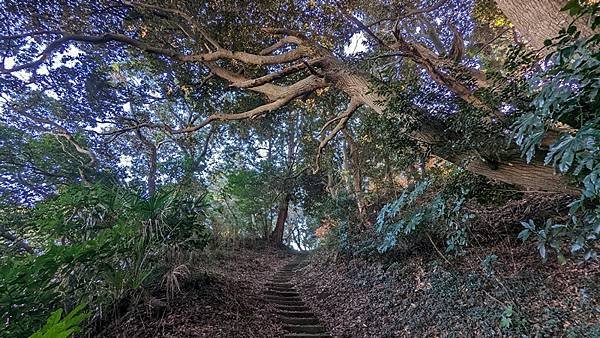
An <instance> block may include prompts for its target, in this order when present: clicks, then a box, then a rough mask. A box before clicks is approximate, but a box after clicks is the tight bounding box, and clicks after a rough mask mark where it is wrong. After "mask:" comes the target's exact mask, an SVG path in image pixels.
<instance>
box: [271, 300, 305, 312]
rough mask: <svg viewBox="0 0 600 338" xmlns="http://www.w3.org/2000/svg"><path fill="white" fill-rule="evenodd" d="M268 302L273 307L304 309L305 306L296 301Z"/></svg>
mask: <svg viewBox="0 0 600 338" xmlns="http://www.w3.org/2000/svg"><path fill="white" fill-rule="evenodd" d="M269 302H270V303H272V304H274V305H283V306H295V307H298V308H306V304H304V303H303V302H297V301H287V300H270V301H269ZM279 310H282V309H279ZM288 311H289V310H288Z"/></svg>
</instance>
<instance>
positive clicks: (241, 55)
mask: <svg viewBox="0 0 600 338" xmlns="http://www.w3.org/2000/svg"><path fill="white" fill-rule="evenodd" d="M69 42H87V43H91V44H102V43H108V42H120V43H124V44H126V45H130V46H133V47H136V48H139V49H141V50H143V51H145V52H148V53H151V54H159V55H165V56H168V57H171V58H173V59H175V60H178V61H182V62H212V61H218V60H222V59H229V60H236V61H241V62H244V63H248V64H253V65H272V64H281V63H288V62H292V61H296V60H298V59H300V58H302V57H304V56H306V55H307V54H308V51H309V50H308V49H307V48H305V47H302V46H301V47H298V48H295V49H293V50H291V51H289V52H287V53H283V54H279V55H257V54H251V53H246V52H232V51H229V50H226V49H218V50H216V51H214V52H209V53H201V54H189V55H186V54H181V53H179V52H177V51H175V50H172V49H167V48H162V47H157V46H153V45H150V44H148V43H145V42H142V41H139V40H136V39H133V38H131V37H129V36H127V35H124V34H115V33H107V34H103V35H97V36H94V35H81V34H64V35H63V37H62V38H60V39H57V40H55V41H53V42H51V43H50V44H49V45H48V46H47V47H46V48H45V49H44V51H42V53H41V54H40V55H39V57H38V59H37V60H35V61H32V62H29V63H25V64H22V65H18V66H14V67H13V68H11V69H6V68H4V67H3V66H2V68H0V74H7V73H12V72H17V71H19V70H23V69H27V68H33V67H37V66H39V65H41V64H42V63H43V62H44V61H46V60H47V59H48V58H49V57H50V55H52V53H53V52H54V51H55V50H57V49H59V48H60V47H62V46H64V45H66V44H68V43H69Z"/></svg>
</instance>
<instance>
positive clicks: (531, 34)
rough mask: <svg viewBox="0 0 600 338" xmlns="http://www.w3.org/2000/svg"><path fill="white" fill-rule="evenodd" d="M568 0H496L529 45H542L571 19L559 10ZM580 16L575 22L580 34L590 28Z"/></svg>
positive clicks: (539, 46)
mask: <svg viewBox="0 0 600 338" xmlns="http://www.w3.org/2000/svg"><path fill="white" fill-rule="evenodd" d="M567 2H568V0H496V4H497V5H498V8H500V10H501V11H502V12H503V13H504V15H506V17H507V18H508V19H509V20H510V21H511V22H512V24H513V25H514V26H515V28H516V29H517V31H518V32H519V33H520V34H521V36H522V37H523V39H524V40H526V41H525V42H527V43H528V44H529V45H530V46H531V47H533V48H535V49H539V48H542V47H544V40H546V39H548V38H551V37H554V36H556V35H558V31H559V30H560V29H561V28H564V27H567V26H568V25H569V23H570V22H571V21H572V20H573V18H572V17H571V16H569V14H568V13H567V12H561V8H563V7H564V6H565V4H566V3H567ZM586 19H587V18H581V19H580V20H579V21H578V23H577V24H576V25H577V27H578V28H579V29H580V30H581V32H582V36H589V35H591V34H592V30H591V28H590V27H589V26H587V25H586V23H585V20H586Z"/></svg>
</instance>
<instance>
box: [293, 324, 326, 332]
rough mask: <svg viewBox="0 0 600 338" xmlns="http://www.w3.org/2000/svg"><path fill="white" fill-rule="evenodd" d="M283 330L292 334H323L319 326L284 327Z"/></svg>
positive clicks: (323, 330) (322, 329)
mask: <svg viewBox="0 0 600 338" xmlns="http://www.w3.org/2000/svg"><path fill="white" fill-rule="evenodd" d="M283 329H284V330H286V331H289V332H292V333H325V328H323V327H322V326H321V325H284V326H283Z"/></svg>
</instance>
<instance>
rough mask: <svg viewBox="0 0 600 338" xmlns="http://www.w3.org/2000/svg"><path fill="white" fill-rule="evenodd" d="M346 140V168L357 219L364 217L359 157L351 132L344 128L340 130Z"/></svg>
mask: <svg viewBox="0 0 600 338" xmlns="http://www.w3.org/2000/svg"><path fill="white" fill-rule="evenodd" d="M342 132H343V133H344V137H345V138H346V142H347V143H348V150H349V151H348V152H349V154H348V157H349V158H348V160H349V161H348V164H349V166H348V170H349V171H350V173H351V174H352V190H353V191H354V197H355V198H356V206H357V208H358V217H359V219H361V220H362V219H365V212H366V210H365V201H364V196H363V188H362V174H361V172H360V158H359V156H358V146H357V145H356V142H355V141H354V138H353V137H352V134H350V132H349V131H348V130H346V129H344V130H342Z"/></svg>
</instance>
